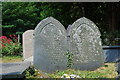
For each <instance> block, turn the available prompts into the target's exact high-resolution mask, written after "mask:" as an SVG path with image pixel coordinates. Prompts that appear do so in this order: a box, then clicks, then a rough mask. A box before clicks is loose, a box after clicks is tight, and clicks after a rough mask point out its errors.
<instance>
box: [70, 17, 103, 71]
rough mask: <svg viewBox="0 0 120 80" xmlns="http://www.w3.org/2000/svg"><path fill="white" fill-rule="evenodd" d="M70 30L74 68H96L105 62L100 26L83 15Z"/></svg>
mask: <svg viewBox="0 0 120 80" xmlns="http://www.w3.org/2000/svg"><path fill="white" fill-rule="evenodd" d="M71 27H72V31H71V32H70V38H71V39H70V53H72V54H74V55H73V66H72V67H73V68H74V69H80V70H95V69H97V68H98V67H100V66H102V65H103V63H104V54H103V50H102V45H101V38H100V36H101V34H100V32H99V29H98V27H97V26H96V25H95V24H94V23H93V22H92V21H91V20H89V19H87V18H85V17H82V18H80V19H78V20H77V21H75V22H74V23H73V24H72V25H71Z"/></svg>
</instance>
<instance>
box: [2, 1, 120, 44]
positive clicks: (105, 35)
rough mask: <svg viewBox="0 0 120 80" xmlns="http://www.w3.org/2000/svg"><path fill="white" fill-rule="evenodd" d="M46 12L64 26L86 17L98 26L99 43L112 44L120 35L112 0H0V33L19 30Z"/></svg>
mask: <svg viewBox="0 0 120 80" xmlns="http://www.w3.org/2000/svg"><path fill="white" fill-rule="evenodd" d="M49 16H53V17H54V18H56V19H58V20H59V21H60V22H61V23H62V24H63V25H64V26H65V28H67V27H68V25H70V24H72V23H73V22H74V21H76V20H77V19H78V18H80V17H83V16H85V17H87V18H89V19H90V20H92V21H93V22H94V23H95V24H96V25H97V26H98V27H99V29H100V32H101V34H102V36H101V38H102V41H103V45H115V44H116V43H117V41H116V42H115V38H117V37H120V27H119V26H120V3H113V2H112V3H105V2H102V3H87V2H84V3H81V2H72V3H70V2H69V3H65V2H64V3H55V2H54V3H52V2H49V3H47V2H3V3H2V24H3V26H2V28H3V29H2V30H3V35H5V36H8V35H10V34H22V33H23V32H24V31H26V30H28V29H34V28H35V27H36V25H37V24H38V23H39V22H40V21H41V20H42V19H44V18H46V17H49Z"/></svg>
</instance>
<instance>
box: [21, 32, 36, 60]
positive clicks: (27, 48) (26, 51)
mask: <svg viewBox="0 0 120 80" xmlns="http://www.w3.org/2000/svg"><path fill="white" fill-rule="evenodd" d="M33 31H34V30H27V31H25V32H24V33H23V58H24V60H25V59H27V58H30V57H32V56H33Z"/></svg>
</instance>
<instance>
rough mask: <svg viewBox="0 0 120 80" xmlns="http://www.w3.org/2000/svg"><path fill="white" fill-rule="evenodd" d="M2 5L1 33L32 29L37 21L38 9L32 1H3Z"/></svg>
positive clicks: (6, 33)
mask: <svg viewBox="0 0 120 80" xmlns="http://www.w3.org/2000/svg"><path fill="white" fill-rule="evenodd" d="M2 7H3V9H2V16H3V32H4V33H3V35H10V34H15V33H16V32H24V31H25V30H27V29H33V28H34V27H35V26H36V23H38V17H37V13H36V12H37V10H38V9H37V8H36V7H35V5H34V3H23V2H7V3H5V2H4V3H3V4H2ZM8 32H9V33H8Z"/></svg>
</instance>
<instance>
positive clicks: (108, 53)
mask: <svg viewBox="0 0 120 80" xmlns="http://www.w3.org/2000/svg"><path fill="white" fill-rule="evenodd" d="M103 52H104V56H105V62H109V63H111V62H112V63H113V62H118V61H120V46H103Z"/></svg>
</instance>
